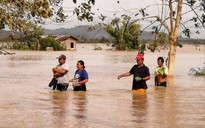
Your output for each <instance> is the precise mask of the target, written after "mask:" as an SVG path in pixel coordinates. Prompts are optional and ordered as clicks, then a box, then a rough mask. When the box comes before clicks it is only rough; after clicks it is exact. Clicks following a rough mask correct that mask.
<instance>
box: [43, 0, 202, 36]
mask: <svg viewBox="0 0 205 128" xmlns="http://www.w3.org/2000/svg"><path fill="white" fill-rule="evenodd" d="M72 1H73V0H64V3H63V5H62V6H63V7H64V10H65V12H66V14H67V15H68V17H69V18H68V19H66V21H65V22H64V23H55V22H53V21H52V20H47V21H46V24H45V25H44V26H43V27H44V28H47V29H57V28H72V27H75V26H79V25H94V24H97V23H99V22H102V21H101V20H100V19H99V18H98V16H99V15H100V14H102V15H105V16H107V18H106V19H107V20H106V21H104V22H109V21H111V20H112V19H113V18H115V17H120V15H122V14H127V15H130V16H131V17H133V19H134V18H136V16H135V14H136V13H137V12H138V10H139V9H141V8H145V7H147V6H150V5H152V6H150V7H149V8H147V12H148V13H149V14H150V15H149V16H156V15H161V5H160V4H161V0H96V2H95V5H94V6H93V8H92V11H93V12H94V13H95V16H94V21H93V22H87V21H83V22H82V21H78V20H77V18H76V15H73V13H72V11H73V9H74V8H75V7H77V6H78V5H79V3H81V2H83V1H84V0H77V1H78V3H77V4H74V3H73V2H72ZM118 1H119V3H118ZM164 9H165V11H164V16H163V17H165V16H166V15H168V11H166V10H168V7H165V8H164ZM186 10H188V7H186V6H183V11H184V12H185V11H186ZM191 15H192V14H191V13H190V14H187V15H184V16H183V19H188V18H190V16H191ZM152 20H153V21H154V19H149V22H148V21H143V22H142V21H140V22H139V23H140V24H141V29H143V28H145V27H146V26H147V25H148V24H150V21H152ZM192 26H193V24H192ZM192 26H190V27H192ZM146 30H148V31H150V30H151V27H150V28H148V29H146ZM163 31H166V30H165V29H164V30H163ZM201 31H204V30H202V29H201ZM192 37H193V38H204V34H203V35H202V32H201V33H200V34H199V35H197V34H195V31H193V32H192Z"/></svg>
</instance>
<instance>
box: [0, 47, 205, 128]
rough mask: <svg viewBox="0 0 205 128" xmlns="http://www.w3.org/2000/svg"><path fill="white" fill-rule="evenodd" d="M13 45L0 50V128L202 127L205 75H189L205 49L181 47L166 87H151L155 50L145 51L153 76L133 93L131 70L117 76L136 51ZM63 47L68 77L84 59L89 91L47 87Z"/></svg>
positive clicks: (204, 57) (200, 64)
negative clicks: (20, 48) (41, 49)
mask: <svg viewBox="0 0 205 128" xmlns="http://www.w3.org/2000/svg"><path fill="white" fill-rule="evenodd" d="M92 48H93V46H90V45H86V46H82V45H80V44H79V45H78V50H77V51H61V52H60V51H58V52H49V51H47V52H34V51H15V53H16V54H15V55H0V88H1V89H0V118H1V119H0V128H73V127H76V128H127V127H129V128H134V127H137V128H203V127H205V109H204V108H205V78H204V77H195V76H192V75H188V72H189V70H190V68H192V67H203V66H204V64H203V63H205V52H200V53H197V52H196V53H179V54H177V56H176V63H175V77H174V78H173V79H171V78H170V79H169V82H168V87H167V88H155V87H154V75H153V72H154V69H155V67H156V65H157V63H156V59H157V57H158V56H166V55H167V53H163V52H158V53H150V52H146V53H145V64H146V65H147V66H148V67H149V69H150V73H151V79H150V80H149V81H147V84H148V90H147V93H146V94H137V93H132V91H131V88H132V85H131V84H132V76H130V77H126V78H121V79H120V80H118V79H117V75H119V74H121V73H124V72H128V71H129V70H130V68H131V67H132V66H133V65H134V64H135V63H136V62H135V60H134V59H135V56H136V54H137V52H136V51H112V50H105V49H103V50H101V51H94V50H92ZM61 53H64V54H65V55H66V56H67V63H69V65H70V67H71V70H70V74H69V76H70V78H72V77H73V75H74V72H75V70H76V62H77V61H78V60H80V59H82V60H84V62H85V66H86V70H87V72H88V74H89V82H88V83H87V90H88V91H87V92H73V91H72V86H69V88H68V91H66V92H59V91H53V90H51V88H49V87H48V83H49V82H50V80H51V78H52V72H51V69H52V68H53V67H54V66H56V65H57V64H58V61H57V59H56V57H57V56H58V55H59V54H61Z"/></svg>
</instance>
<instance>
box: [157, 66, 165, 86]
mask: <svg viewBox="0 0 205 128" xmlns="http://www.w3.org/2000/svg"><path fill="white" fill-rule="evenodd" d="M164 74H166V75H167V74H168V67H167V66H161V67H159V66H157V67H156V70H155V86H163V87H166V86H167V82H166V76H164Z"/></svg>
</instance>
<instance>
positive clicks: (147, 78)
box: [142, 76, 150, 81]
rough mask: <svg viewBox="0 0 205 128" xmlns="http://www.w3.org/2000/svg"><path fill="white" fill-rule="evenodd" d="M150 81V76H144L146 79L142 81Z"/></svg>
mask: <svg viewBox="0 0 205 128" xmlns="http://www.w3.org/2000/svg"><path fill="white" fill-rule="evenodd" d="M149 79H150V76H146V77H143V78H142V80H144V81H146V80H149Z"/></svg>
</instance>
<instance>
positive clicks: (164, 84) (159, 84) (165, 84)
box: [157, 82, 167, 87]
mask: <svg viewBox="0 0 205 128" xmlns="http://www.w3.org/2000/svg"><path fill="white" fill-rule="evenodd" d="M157 86H163V87H167V82H162V83H159V82H157Z"/></svg>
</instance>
